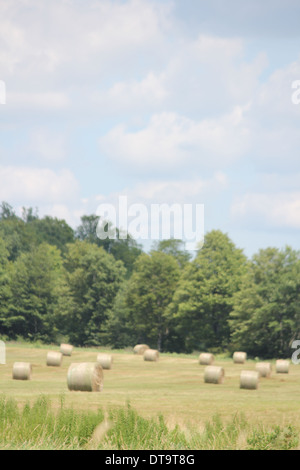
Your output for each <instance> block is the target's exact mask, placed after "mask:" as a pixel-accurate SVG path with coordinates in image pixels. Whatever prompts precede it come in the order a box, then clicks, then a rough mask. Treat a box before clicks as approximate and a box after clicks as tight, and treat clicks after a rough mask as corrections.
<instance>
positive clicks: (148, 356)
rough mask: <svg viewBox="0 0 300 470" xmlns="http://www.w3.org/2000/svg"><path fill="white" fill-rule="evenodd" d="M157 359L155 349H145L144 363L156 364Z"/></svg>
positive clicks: (157, 355)
mask: <svg viewBox="0 0 300 470" xmlns="http://www.w3.org/2000/svg"><path fill="white" fill-rule="evenodd" d="M158 359H159V352H158V351H157V349H146V351H145V352H144V361H151V362H156V361H158Z"/></svg>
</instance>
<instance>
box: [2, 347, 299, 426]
mask: <svg viewBox="0 0 300 470" xmlns="http://www.w3.org/2000/svg"><path fill="white" fill-rule="evenodd" d="M50 350H57V351H59V345H58V346H57V347H55V346H49V347H48V348H47V347H46V346H40V347H34V346H30V345H24V344H18V343H10V344H8V345H7V348H6V364H5V365H0V394H4V395H5V396H8V397H12V398H14V399H15V400H16V401H17V402H18V404H20V406H22V405H24V404H25V403H27V402H31V401H32V402H33V401H34V400H36V399H37V398H38V397H39V396H40V395H41V394H43V395H45V394H46V395H47V396H49V398H50V399H51V401H52V402H53V403H54V406H55V404H56V406H57V407H59V404H60V402H61V399H62V396H63V398H64V400H65V404H66V406H71V407H73V408H75V409H78V410H97V409H98V408H99V407H101V408H107V409H109V408H111V407H112V406H115V405H117V406H123V405H124V404H126V403H128V402H129V403H130V405H131V407H132V408H134V409H136V410H137V411H138V412H139V413H140V414H141V415H142V416H144V417H153V416H157V415H159V414H162V415H163V416H164V418H165V420H166V422H167V423H170V424H171V425H175V424H179V425H181V426H184V424H188V425H192V426H197V427H201V426H202V425H204V423H205V422H206V421H207V420H210V419H211V418H212V416H213V415H216V414H218V415H220V417H221V418H222V419H224V420H225V421H226V420H231V419H232V418H233V416H234V415H235V414H236V413H243V414H244V415H245V417H246V419H247V421H248V422H249V423H253V424H264V425H266V426H269V425H271V426H273V425H279V426H286V425H289V424H290V425H293V426H295V427H296V428H297V429H298V430H299V432H300V424H299V423H300V366H297V365H294V364H291V365H290V370H289V373H288V374H276V372H275V360H274V361H272V367H273V370H272V375H271V377H270V378H261V379H260V381H259V387H258V389H257V390H242V389H240V387H239V385H240V373H241V371H242V370H255V361H250V360H248V361H247V362H246V363H245V364H234V363H233V361H232V359H230V358H227V359H224V358H221V357H219V358H218V356H216V357H215V362H214V365H216V366H218V365H220V366H222V367H223V368H224V370H225V380H224V383H223V384H220V385H216V384H208V383H204V369H205V366H202V365H199V362H198V356H197V355H186V356H185V355H176V354H160V358H159V361H157V362H147V361H144V359H143V356H139V355H135V354H133V352H132V351H130V350H128V351H113V350H112V351H111V350H105V349H98V348H95V349H84V348H74V350H73V353H72V356H71V357H68V356H64V357H63V361H62V365H61V366H60V367H49V366H47V365H46V356H47V352H48V351H50ZM99 352H104V353H109V354H112V356H113V366H112V369H110V370H104V371H103V374H104V388H103V391H102V392H71V391H69V390H68V387H67V371H68V368H69V365H70V364H71V363H72V362H95V361H96V358H97V354H99ZM14 362H30V363H31V365H32V376H31V380H27V381H21V380H13V379H12V368H13V364H14Z"/></svg>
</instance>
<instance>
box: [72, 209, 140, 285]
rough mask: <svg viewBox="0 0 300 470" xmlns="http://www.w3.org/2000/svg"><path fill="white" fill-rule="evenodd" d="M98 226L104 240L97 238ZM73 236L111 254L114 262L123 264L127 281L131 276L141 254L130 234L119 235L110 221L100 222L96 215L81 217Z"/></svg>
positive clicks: (118, 231)
mask: <svg viewBox="0 0 300 470" xmlns="http://www.w3.org/2000/svg"><path fill="white" fill-rule="evenodd" d="M98 226H100V228H101V231H102V233H105V234H107V236H106V238H103V239H100V238H99V237H98V236H97V227H98ZM75 236H76V238H77V239H78V240H81V241H87V242H89V243H95V244H96V245H97V246H99V247H102V248H104V250H105V251H106V252H107V253H110V254H112V255H113V256H114V257H115V259H116V260H120V261H122V262H123V264H124V266H125V268H126V270H127V273H126V277H127V279H128V278H129V277H130V276H131V274H132V271H133V266H134V262H135V260H136V259H137V258H138V256H139V255H140V254H141V253H142V247H141V245H139V244H138V243H137V242H136V240H134V239H133V238H132V236H131V235H130V234H126V235H125V236H124V234H121V232H120V230H119V229H118V228H115V227H113V225H112V223H111V222H110V221H106V220H103V221H101V220H100V217H99V216H97V215H84V216H82V217H81V225H80V226H79V227H77V229H76V232H75Z"/></svg>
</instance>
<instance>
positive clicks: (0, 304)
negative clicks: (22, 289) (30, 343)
mask: <svg viewBox="0 0 300 470" xmlns="http://www.w3.org/2000/svg"><path fill="white" fill-rule="evenodd" d="M11 268H12V263H10V262H9V261H8V251H7V249H6V246H5V243H4V240H2V238H0V337H3V336H4V335H5V336H6V335H7V334H8V332H9V330H8V324H7V317H8V313H9V309H10V306H11Z"/></svg>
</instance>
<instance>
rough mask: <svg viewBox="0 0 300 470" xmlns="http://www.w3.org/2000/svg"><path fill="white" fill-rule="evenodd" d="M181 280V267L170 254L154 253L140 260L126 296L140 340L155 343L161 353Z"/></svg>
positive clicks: (138, 339)
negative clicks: (170, 311)
mask: <svg viewBox="0 0 300 470" xmlns="http://www.w3.org/2000/svg"><path fill="white" fill-rule="evenodd" d="M178 279H179V266H178V263H177V261H176V260H175V259H174V257H173V256H171V255H167V254H166V253H162V252H158V251H152V252H151V253H150V254H145V253H143V254H141V255H140V256H139V258H138V259H137V261H136V263H135V269H134V272H133V274H132V276H131V278H130V282H129V285H128V289H127V293H126V305H127V306H128V309H129V314H130V318H131V323H132V324H134V325H135V331H136V338H137V341H142V342H149V343H151V344H156V345H157V348H158V350H162V348H163V342H164V340H165V339H166V337H167V336H168V333H169V328H168V327H169V316H168V315H167V307H168V305H169V303H170V301H171V299H172V296H173V293H174V291H175V288H176V284H177V281H178Z"/></svg>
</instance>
